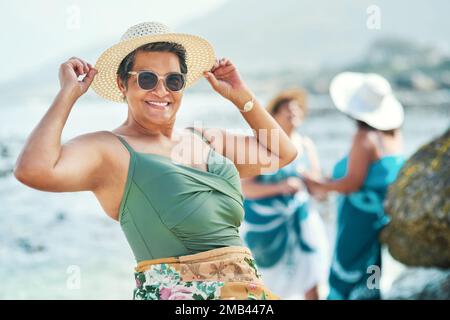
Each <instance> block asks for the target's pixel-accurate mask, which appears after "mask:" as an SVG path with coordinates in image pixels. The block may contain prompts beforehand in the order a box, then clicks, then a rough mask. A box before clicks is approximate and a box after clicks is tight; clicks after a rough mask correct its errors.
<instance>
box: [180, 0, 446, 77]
mask: <svg viewBox="0 0 450 320" xmlns="http://www.w3.org/2000/svg"><path fill="white" fill-rule="evenodd" d="M371 5H377V6H378V8H379V9H380V11H379V12H380V18H381V20H380V23H381V24H380V26H381V28H380V29H379V30H369V29H368V28H367V25H366V24H367V20H368V18H369V17H374V16H373V14H372V13H371V14H368V13H367V9H368V7H369V6H371ZM448 12H450V1H447V0H432V1H425V0H419V1H407V0H395V1H392V0H390V1H389V0H339V1H329V0H278V1H265V0H229V1H227V2H225V3H224V5H223V6H222V7H220V8H218V9H217V10H216V11H214V12H212V13H210V14H208V15H207V16H205V17H203V18H202V19H200V18H198V19H195V20H193V21H190V22H189V23H187V24H185V25H183V26H182V28H180V30H183V31H185V32H190V33H194V34H199V35H201V36H204V37H205V38H206V39H208V40H210V41H211V42H212V43H213V44H214V46H215V48H216V52H217V55H218V56H226V57H230V58H233V59H234V61H235V62H236V63H237V64H238V65H239V67H240V68H241V69H242V70H248V71H252V70H258V71H264V70H271V69H272V70H276V69H279V68H285V67H289V68H290V69H292V68H305V69H309V70H310V69H317V68H320V67H324V66H336V65H340V64H348V63H350V62H351V61H353V60H358V57H359V56H361V55H362V54H363V53H364V52H365V50H366V49H367V47H368V46H369V44H370V43H372V42H374V41H375V40H377V39H379V38H385V37H388V36H389V37H392V36H395V37H398V38H405V39H413V40H414V41H415V42H418V43H422V44H431V45H433V46H439V47H441V48H445V49H447V50H449V49H450V47H449V45H450V44H449V39H450V38H449V31H450V19H448Z"/></svg>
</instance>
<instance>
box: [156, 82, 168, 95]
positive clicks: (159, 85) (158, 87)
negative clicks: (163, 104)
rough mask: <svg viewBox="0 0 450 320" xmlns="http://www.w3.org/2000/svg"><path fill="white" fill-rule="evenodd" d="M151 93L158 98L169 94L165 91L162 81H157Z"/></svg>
mask: <svg viewBox="0 0 450 320" xmlns="http://www.w3.org/2000/svg"><path fill="white" fill-rule="evenodd" d="M153 93H154V94H156V95H157V96H158V97H160V98H162V97H164V96H166V95H167V94H169V91H168V90H167V88H166V86H165V85H164V80H163V79H158V83H157V84H156V87H155V89H153Z"/></svg>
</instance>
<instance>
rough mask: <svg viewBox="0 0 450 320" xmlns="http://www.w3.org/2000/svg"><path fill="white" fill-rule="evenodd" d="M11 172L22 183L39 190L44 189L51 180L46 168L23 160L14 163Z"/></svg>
mask: <svg viewBox="0 0 450 320" xmlns="http://www.w3.org/2000/svg"><path fill="white" fill-rule="evenodd" d="M13 174H14V177H15V178H16V179H17V180H18V181H20V182H21V183H23V184H24V185H26V186H29V187H31V188H34V189H39V190H46V188H47V187H48V184H49V182H50V181H51V175H49V174H48V173H47V170H45V169H43V168H40V167H37V166H35V165H32V164H29V163H24V162H23V161H18V162H17V163H16V165H15V167H14V171H13Z"/></svg>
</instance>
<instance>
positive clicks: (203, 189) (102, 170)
mask: <svg viewBox="0 0 450 320" xmlns="http://www.w3.org/2000/svg"><path fill="white" fill-rule="evenodd" d="M83 74H85V75H86V76H85V77H84V79H83V80H81V81H79V80H78V76H80V75H83ZM59 76H60V83H61V90H60V92H59V93H58V95H57V97H56V99H55V101H54V102H53V104H52V105H51V107H50V109H49V110H48V112H47V113H46V114H45V116H44V117H43V119H42V120H41V122H40V123H39V124H38V125H37V127H36V128H35V129H34V131H33V132H32V133H31V135H30V137H29V139H28V141H27V143H26V145H25V147H24V148H23V151H22V153H21V155H20V156H19V159H18V160H17V165H16V168H15V176H16V177H17V178H18V179H19V180H20V181H21V182H23V183H25V184H27V185H28V186H30V187H33V188H36V189H39V190H45V191H52V192H70V191H92V192H93V193H94V194H95V196H96V197H97V199H98V201H99V202H100V204H101V206H102V207H103V209H104V211H105V212H106V214H107V215H109V216H110V217H111V218H113V219H114V220H117V221H119V222H120V226H121V228H122V230H123V232H124V234H125V236H126V238H127V241H128V242H129V244H130V246H131V249H132V250H133V253H134V255H135V258H136V261H137V262H138V266H137V267H136V273H135V279H136V285H137V287H136V289H135V292H134V298H135V299H199V300H203V299H274V298H277V297H276V296H275V295H273V294H272V293H271V292H270V291H269V290H268V289H267V288H266V287H265V286H264V284H263V282H262V280H261V278H260V275H259V273H258V271H257V269H256V267H255V263H254V260H253V258H252V256H251V253H250V251H249V250H248V249H247V248H245V247H243V246H242V241H241V238H240V236H239V233H238V229H239V225H240V223H241V222H242V219H243V214H244V209H243V196H242V192H241V186H240V177H248V176H252V175H257V174H260V173H261V172H262V171H263V170H264V168H267V167H269V168H270V169H272V170H275V169H277V168H280V167H282V166H284V165H286V164H288V163H289V162H291V161H292V160H293V159H294V158H295V157H296V155H297V150H296V148H295V146H294V145H293V144H292V143H291V142H290V140H289V138H288V137H287V135H286V134H285V133H284V132H283V130H281V128H280V127H279V125H278V124H277V122H276V121H275V120H274V119H273V118H272V117H271V116H270V115H269V113H268V112H267V111H266V110H265V109H264V108H263V107H262V106H261V105H260V104H259V103H258V101H257V100H256V99H255V97H254V95H253V93H252V92H251V91H250V89H249V88H248V87H247V86H246V85H245V83H244V81H243V80H242V79H241V78H240V76H239V73H238V71H237V69H236V67H235V66H234V64H233V63H232V62H231V61H230V60H228V59H220V60H215V56H214V51H213V48H212V46H211V45H210V44H209V43H208V42H207V41H206V40H204V39H202V38H199V37H197V36H194V35H188V34H180V33H172V32H170V30H169V29H168V28H167V27H166V26H165V25H163V24H160V23H155V22H149V23H141V24H138V25H135V26H133V27H131V28H130V29H128V31H127V32H126V33H125V34H124V35H123V36H122V38H121V40H120V42H119V43H117V44H115V45H114V46H112V47H111V48H109V49H108V50H106V51H105V52H104V53H103V54H102V55H101V56H100V58H99V59H98V61H97V63H96V65H95V68H94V67H92V66H91V65H90V64H89V63H87V62H85V61H83V60H82V59H79V58H71V59H69V60H68V61H67V62H65V63H63V64H62V65H61V67H60V74H59ZM202 76H205V77H206V78H207V80H208V81H209V83H210V85H211V86H212V88H213V89H214V90H215V91H216V92H217V93H219V94H220V95H221V96H223V97H224V98H225V99H227V100H229V101H230V102H231V103H230V104H233V105H234V106H235V107H236V108H238V110H239V111H241V112H242V115H243V117H244V119H245V120H246V121H247V123H248V124H249V125H250V127H252V128H253V129H254V130H255V136H237V135H233V134H230V133H227V132H225V131H222V130H216V129H209V130H206V129H202V128H186V129H178V130H176V129H175V127H174V125H175V119H176V115H177V111H178V109H179V108H180V105H181V100H182V97H183V93H184V90H185V89H186V88H187V87H189V86H191V85H192V84H194V83H195V82H196V81H197V80H198V79H199V78H200V77H202ZM91 84H92V86H93V89H94V91H95V92H96V93H97V94H98V95H100V96H101V97H103V98H105V99H108V100H111V101H114V102H121V103H125V105H126V106H127V107H128V116H127V119H125V121H124V123H123V124H121V125H120V126H119V127H117V128H115V129H114V130H112V131H100V132H92V133H87V134H84V135H81V136H78V137H76V138H74V139H72V140H70V141H69V142H67V143H65V144H61V142H60V141H61V133H62V130H63V128H64V125H65V123H66V121H67V118H68V116H69V113H70V111H71V110H72V107H73V105H74V104H75V102H76V101H77V100H78V98H79V97H80V96H82V95H83V94H84V93H85V92H86V91H87V90H88V88H89V87H90V85H91ZM211 112H220V111H218V110H214V111H213V110H211ZM267 132H269V134H276V137H277V140H273V139H272V140H271V139H268V140H269V142H268V141H267V139H263V138H265V137H266V136H267ZM272 141H274V143H272ZM237 146H240V148H237ZM257 152H258V153H263V152H266V153H267V154H268V157H266V158H264V159H259V158H258V159H256V160H257V161H256V162H251V163H249V162H246V161H239V160H242V159H241V157H240V156H239V157H238V155H239V154H240V155H242V154H256V153H257ZM253 160H254V159H253Z"/></svg>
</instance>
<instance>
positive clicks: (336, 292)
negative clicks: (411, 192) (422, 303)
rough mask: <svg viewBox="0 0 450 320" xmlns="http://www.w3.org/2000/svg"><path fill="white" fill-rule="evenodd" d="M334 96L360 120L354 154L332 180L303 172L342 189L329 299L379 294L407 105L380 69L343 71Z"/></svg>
mask: <svg viewBox="0 0 450 320" xmlns="http://www.w3.org/2000/svg"><path fill="white" fill-rule="evenodd" d="M330 95H331V98H332V100H333V102H334V104H335V105H336V107H337V108H338V109H339V110H340V111H342V112H343V113H345V114H347V115H348V116H349V117H351V118H352V119H354V120H355V122H356V125H357V130H356V133H355V135H354V137H353V143H352V147H351V150H350V153H349V155H348V156H347V157H345V158H344V159H342V160H341V161H339V162H338V163H337V164H336V166H335V168H334V170H333V177H332V179H331V180H329V181H318V180H315V179H312V178H309V177H304V179H305V182H306V184H307V186H308V189H309V190H310V192H312V193H313V194H321V195H323V194H325V193H327V192H330V191H335V192H338V193H340V194H341V195H340V196H339V198H338V219H337V221H338V223H337V233H336V234H337V238H336V245H335V250H334V257H333V260H332V265H331V270H330V276H329V287H330V292H329V296H328V299H379V298H380V290H379V286H378V285H377V284H379V278H378V279H375V278H376V277H377V276H379V275H380V270H381V269H380V268H381V250H380V243H379V240H378V236H379V232H380V230H381V228H382V227H383V226H384V225H385V224H386V223H387V216H386V215H385V213H384V209H383V202H384V198H385V195H386V192H387V188H388V186H389V184H391V183H392V182H393V181H394V180H395V179H396V176H397V173H398V172H399V170H400V168H401V166H402V165H403V163H404V158H403V156H402V138H401V134H400V127H401V125H402V123H403V117H404V115H403V107H402V105H401V104H400V102H399V101H398V100H397V99H396V98H395V97H394V95H393V93H392V89H391V86H390V85H389V83H388V81H386V80H385V79H384V78H383V77H381V76H379V75H377V74H362V73H352V72H344V73H341V74H339V75H337V76H336V77H335V78H334V79H333V80H332V82H331V86H330ZM371 276H372V278H371ZM374 276H375V278H374Z"/></svg>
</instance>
